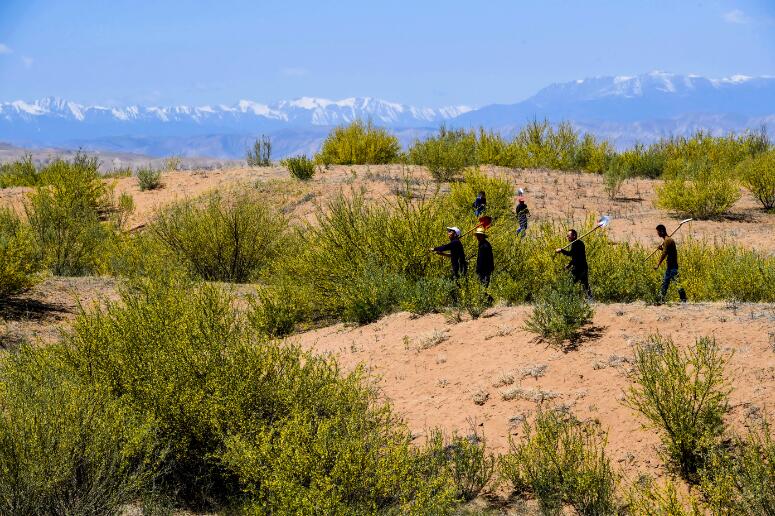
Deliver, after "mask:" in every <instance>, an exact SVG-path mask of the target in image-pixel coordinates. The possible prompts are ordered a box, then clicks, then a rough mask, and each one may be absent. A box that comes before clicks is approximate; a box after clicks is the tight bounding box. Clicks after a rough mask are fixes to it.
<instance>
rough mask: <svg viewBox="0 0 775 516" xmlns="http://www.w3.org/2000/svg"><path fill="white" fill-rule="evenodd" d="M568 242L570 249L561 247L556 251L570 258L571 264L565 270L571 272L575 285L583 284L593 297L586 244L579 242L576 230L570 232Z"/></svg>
mask: <svg viewBox="0 0 775 516" xmlns="http://www.w3.org/2000/svg"><path fill="white" fill-rule="evenodd" d="M568 242H570V243H571V245H570V249H569V250H567V251H566V250H565V249H564V248H562V247H560V248H558V249H556V250H555V252H557V253H562V254H564V255H565V256H570V262H569V263H568V265H566V266H565V269H567V270H570V273H571V275H572V276H573V282H574V283H581V286H582V287H584V292H586V294H587V296H588V297H592V290H591V289H590V288H589V267H588V266H587V250H586V248H585V247H584V242H582V241H581V240H578V233H576V230H575V229H571V230H570V231H568Z"/></svg>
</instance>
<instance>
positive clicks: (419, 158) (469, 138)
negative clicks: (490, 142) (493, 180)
mask: <svg viewBox="0 0 775 516" xmlns="http://www.w3.org/2000/svg"><path fill="white" fill-rule="evenodd" d="M408 159H409V162H410V163H412V164H414V165H422V166H424V167H426V168H427V169H428V171H429V172H430V173H431V175H432V176H433V178H434V179H435V180H436V181H439V182H443V181H450V180H452V179H454V178H456V177H457V176H458V175H459V174H460V173H461V172H462V171H463V170H464V169H466V168H468V167H471V166H474V165H476V164H477V154H476V134H475V133H473V132H468V131H465V130H464V129H447V128H446V127H444V126H441V128H439V134H438V135H436V136H431V137H429V138H427V139H425V140H423V141H420V140H417V141H415V142H414V143H413V144H412V146H411V147H410V148H409V155H408Z"/></svg>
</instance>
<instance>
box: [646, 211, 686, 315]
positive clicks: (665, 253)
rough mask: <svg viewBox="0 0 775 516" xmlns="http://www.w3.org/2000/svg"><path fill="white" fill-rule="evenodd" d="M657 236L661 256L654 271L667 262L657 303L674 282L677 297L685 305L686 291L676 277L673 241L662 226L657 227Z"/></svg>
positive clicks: (676, 257)
mask: <svg viewBox="0 0 775 516" xmlns="http://www.w3.org/2000/svg"><path fill="white" fill-rule="evenodd" d="M657 235H659V238H661V239H662V244H661V245H660V246H659V247H658V249H659V250H661V251H662V256H661V257H660V258H659V262H657V264H656V265H655V266H654V270H658V269H659V266H660V265H662V262H664V261H667V264H666V269H665V277H664V278H663V279H662V289H661V290H660V291H659V302H660V303H663V302H664V300H665V296H666V295H667V289H668V287H670V283H671V282H673V281H675V282H676V285H677V286H678V297H679V298H680V299H681V302H682V303H686V291H685V290H684V289H683V287H682V286H681V283H680V278H679V277H678V249H677V248H676V245H675V240H673V239H672V238H671V237H670V235H668V234H667V228H665V226H664V224H659V225H658V226H657Z"/></svg>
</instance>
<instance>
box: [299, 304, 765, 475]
mask: <svg viewBox="0 0 775 516" xmlns="http://www.w3.org/2000/svg"><path fill="white" fill-rule="evenodd" d="M595 312H596V313H595V316H594V321H593V322H592V324H591V325H590V326H589V327H588V330H589V334H590V336H589V337H587V338H586V339H584V340H583V341H582V342H581V344H580V346H579V347H578V348H577V349H576V350H572V351H568V352H563V351H560V350H558V349H556V348H554V347H552V346H548V345H547V344H546V343H544V342H539V341H538V340H537V339H536V338H535V336H534V335H533V334H531V333H530V332H528V331H526V330H524V329H523V325H524V321H525V319H526V318H527V317H528V316H529V313H530V308H529V307H526V306H518V307H496V308H493V309H490V311H489V313H487V314H485V315H489V317H483V318H480V319H478V320H465V321H463V322H459V323H451V322H449V321H448V318H447V317H446V316H445V315H442V314H438V315H430V316H425V317H420V318H413V317H412V316H411V315H410V314H408V313H398V314H394V315H391V316H389V317H386V318H384V319H382V320H380V321H379V322H376V323H374V324H370V325H367V326H362V327H357V328H353V327H347V326H344V325H337V326H332V327H329V328H324V329H319V330H315V331H311V332H308V333H305V334H303V335H300V336H298V337H297V339H298V340H299V341H300V342H301V343H302V345H304V346H305V347H307V348H309V349H312V350H314V351H317V352H321V353H331V354H333V355H335V356H336V357H337V358H338V360H339V362H340V363H341V364H342V365H343V366H344V368H345V369H346V370H352V369H353V368H354V367H355V366H356V365H357V364H363V365H365V367H366V370H367V371H368V373H369V375H370V376H371V377H372V378H373V379H374V380H375V381H376V382H377V385H378V386H379V388H380V389H381V391H382V393H383V395H384V397H385V399H387V400H390V401H391V402H392V403H393V405H394V407H395V409H396V411H397V412H398V413H399V414H402V415H403V416H404V417H405V420H406V422H407V424H408V425H409V427H410V429H411V430H412V432H413V434H414V435H416V436H418V438H420V439H421V438H422V436H424V435H426V434H427V432H428V430H429V429H432V428H435V427H440V428H442V429H444V430H445V431H446V432H448V433H452V432H458V433H461V434H468V433H470V431H471V429H472V428H474V429H476V430H477V431H478V432H481V433H483V434H484V436H485V437H486V438H487V440H488V442H489V444H490V445H491V446H492V447H493V448H494V449H496V450H497V451H501V452H503V451H506V450H507V449H508V441H509V437H510V436H519V435H520V434H521V433H522V421H523V420H524V419H525V418H526V417H527V418H528V419H529V418H530V416H531V415H534V414H535V412H536V410H537V408H538V406H539V405H540V404H542V403H543V404H544V405H545V406H553V407H560V408H561V409H563V410H568V411H570V412H571V413H572V414H574V415H575V416H576V417H578V418H579V419H582V420H588V419H591V420H593V421H596V422H599V423H600V425H601V428H602V429H603V430H605V431H607V432H608V452H609V453H610V455H611V457H612V459H613V461H614V464H618V466H619V469H620V471H622V472H624V473H626V474H627V475H629V476H633V475H636V474H637V472H644V473H645V472H647V473H651V474H656V475H659V476H661V475H662V474H664V473H665V470H664V466H663V464H662V462H661V461H660V459H659V456H658V453H657V446H658V444H659V440H658V436H657V434H656V432H654V431H653V430H647V429H644V428H643V426H642V424H643V423H644V422H645V421H644V420H643V419H642V418H640V417H639V416H638V415H637V414H636V413H635V412H633V410H631V409H630V408H628V407H627V406H625V405H624V404H623V403H622V401H623V394H624V392H625V391H626V389H627V388H628V386H629V385H631V383H630V380H629V379H628V373H629V371H631V367H632V360H633V346H634V345H636V344H637V343H639V342H642V341H643V340H644V339H645V338H647V337H648V336H649V335H651V334H654V333H655V332H659V333H660V334H661V335H662V336H664V337H671V338H672V339H673V340H674V341H675V342H676V343H678V344H679V345H680V346H686V345H688V344H690V343H692V342H694V340H695V339H696V338H699V337H703V336H711V337H715V338H716V339H717V342H718V344H719V345H720V346H721V348H722V349H723V350H724V352H725V353H727V354H728V355H729V364H728V366H727V368H726V371H727V377H728V381H729V383H730V385H731V386H732V387H733V391H732V395H731V410H730V412H729V414H728V418H727V419H728V420H729V423H730V424H731V425H732V427H733V428H735V429H737V430H743V429H744V426H745V425H747V424H750V423H752V422H756V421H759V420H760V418H761V417H762V415H763V414H764V413H765V412H772V400H773V399H775V397H773V396H774V395H775V305H761V304H760V305H756V304H753V305H725V304H689V305H684V306H681V305H674V306H658V307H657V306H645V305H643V304H613V305H596V306H595ZM512 379H513V383H510V384H508V382H511V381H512ZM510 391H513V392H510ZM504 394H506V397H508V396H509V394H511V395H514V394H516V398H515V399H510V400H506V399H504ZM483 399H484V400H485V401H484V402H483V403H482V400H483ZM477 401H478V402H479V403H482V404H477Z"/></svg>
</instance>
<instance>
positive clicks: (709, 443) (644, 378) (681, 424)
mask: <svg viewBox="0 0 775 516" xmlns="http://www.w3.org/2000/svg"><path fill="white" fill-rule="evenodd" d="M725 363H726V358H725V357H724V355H723V354H722V353H721V350H719V348H718V346H717V345H716V341H715V340H714V339H710V338H707V337H704V338H701V339H698V340H697V341H696V343H695V344H694V346H692V347H690V348H689V349H688V350H686V351H681V350H679V349H678V347H677V346H676V345H675V344H674V343H673V341H672V340H671V339H669V338H663V337H660V336H658V335H655V336H652V337H650V338H649V340H648V341H647V342H646V343H645V344H642V345H640V346H638V347H637V348H636V349H635V363H634V373H633V374H634V381H635V386H633V387H631V388H630V390H629V392H628V394H627V398H626V403H627V405H628V406H630V407H631V408H633V409H634V410H637V411H638V412H640V413H641V414H643V415H644V416H645V417H646V419H648V421H649V423H650V424H651V425H652V426H653V427H655V428H658V429H660V430H662V432H663V435H662V443H663V446H664V448H665V451H666V458H667V460H668V461H670V462H671V463H672V464H674V465H675V466H676V467H677V469H678V470H679V471H680V473H681V475H682V476H683V477H684V478H686V479H687V480H690V481H696V480H697V479H698V478H697V473H698V471H699V470H700V469H701V468H702V467H703V466H704V464H705V459H706V457H707V456H708V453H709V451H710V450H712V449H713V448H714V447H715V446H717V444H718V440H719V437H720V436H721V433H722V432H723V429H724V427H723V416H724V413H725V412H726V409H727V401H728V394H729V390H728V388H727V387H726V384H725V381H724V377H723V372H724V371H723V369H724V364H725Z"/></svg>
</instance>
